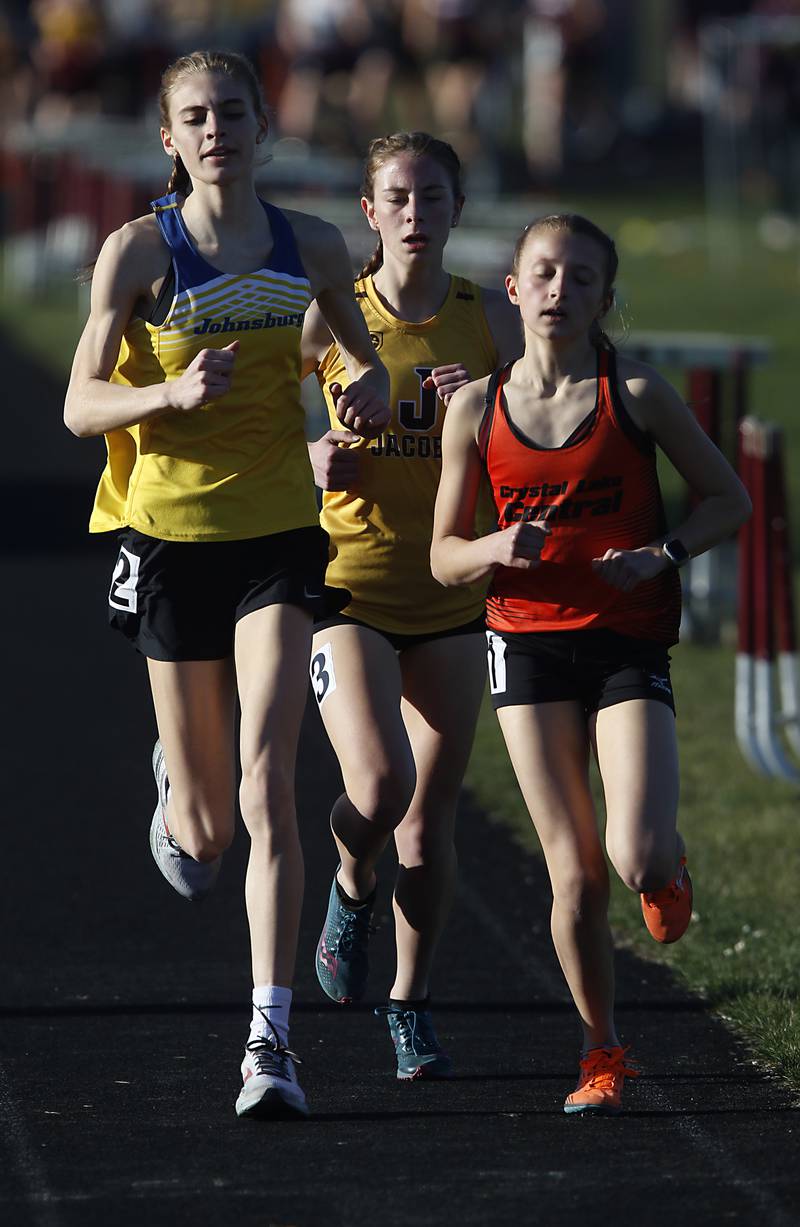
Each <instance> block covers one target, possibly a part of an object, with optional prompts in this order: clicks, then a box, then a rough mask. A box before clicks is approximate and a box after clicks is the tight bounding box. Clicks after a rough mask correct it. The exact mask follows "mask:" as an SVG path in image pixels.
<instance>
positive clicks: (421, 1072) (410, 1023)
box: [375, 1005, 453, 1081]
mask: <svg viewBox="0 0 800 1227" xmlns="http://www.w3.org/2000/svg"><path fill="white" fill-rule="evenodd" d="M375 1013H376V1014H378V1015H381V1014H385V1015H386V1021H387V1022H388V1024H389V1034H390V1035H391V1037H392V1043H393V1044H394V1051H395V1055H396V1057H397V1076H398V1078H401V1079H403V1080H405V1081H411V1080H413V1079H414V1078H449V1077H450V1076H451V1074H452V1072H453V1064H452V1061H451V1060H450V1058H449V1056H448V1055H447V1053H446V1052H445V1051H444V1049H443V1048H442V1046H441V1044H440V1043H439V1040H438V1039H437V1037H436V1032H435V1031H434V1029H433V1018H432V1017H431V1012H430V1010H428V1009H412V1008H410V1007H409V1008H406V1009H404V1008H403V1007H402V1006H398V1005H382V1006H378V1008H377V1009H376V1011H375Z"/></svg>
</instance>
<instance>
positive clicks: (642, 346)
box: [619, 332, 772, 643]
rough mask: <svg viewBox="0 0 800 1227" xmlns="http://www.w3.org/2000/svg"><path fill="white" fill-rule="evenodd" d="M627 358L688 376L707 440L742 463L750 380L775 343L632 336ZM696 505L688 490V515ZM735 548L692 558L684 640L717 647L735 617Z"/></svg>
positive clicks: (708, 336) (625, 345)
mask: <svg viewBox="0 0 800 1227" xmlns="http://www.w3.org/2000/svg"><path fill="white" fill-rule="evenodd" d="M619 348H620V350H621V351H622V352H623V353H624V354H625V355H626V356H628V357H631V358H636V359H638V360H639V361H641V362H648V363H650V364H651V365H653V366H657V367H671V368H673V369H677V370H679V371H681V372H683V373H684V374H685V378H686V390H685V394H686V401H687V403H688V405H689V406H690V408H691V409H692V411H693V413H694V415H695V417H696V418H697V420H698V422H699V423H700V425H701V426H702V427H703V429H704V430H705V432H706V434H707V435H708V436H709V438H710V439H711V440H712V441H713V442H714V443H715V444H716V445H717V447H719V448H720V449H721V451H723V452H724V453H725V454H726V455H727V457H728V459H729V460H730V461H731V463H732V464H734V465H736V464H738V446H737V431H738V427H739V423H740V421H741V420H742V419H743V418H744V417H746V415H747V411H748V402H749V397H750V375H751V371H752V369H753V368H754V367H755V366H761V365H763V364H764V363H766V362H768V361H769V359H770V357H771V355H772V342H771V341H769V340H767V339H766V338H764V337H741V336H729V335H726V334H723V333H713V332H632V333H630V335H629V336H628V337H626V338H625V339H624V340H622V341H620V343H619ZM694 503H695V498H694V495H693V493H692V492H691V491H688V493H687V498H686V512H687V514H688V512H689V511H690V510H691V509H692V507H693V506H694ZM734 576H735V547H733V546H732V545H731V546H729V545H728V544H727V543H723V544H722V545H721V546H717V547H716V549H714V550H709V551H708V552H707V553H705V554H701V555H700V557H699V558H693V559H692V561H691V562H690V563H689V565H688V566H687V568H686V570H685V571H684V572H683V574H682V577H681V578H682V581H683V618H682V622H681V635H682V636H683V637H684V638H687V639H693V640H696V641H698V642H702V643H717V642H719V638H720V631H721V628H722V625H723V623H726V622H727V623H729V624H732V623H733V621H734V618H735V606H736V583H735V578H734Z"/></svg>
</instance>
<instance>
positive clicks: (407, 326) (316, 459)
mask: <svg viewBox="0 0 800 1227" xmlns="http://www.w3.org/2000/svg"><path fill="white" fill-rule="evenodd" d="M463 203H464V196H463V193H462V189H461V168H460V165H459V160H458V157H457V156H456V154H455V152H454V150H453V149H452V148H451V147H450V146H449V145H447V144H445V143H444V142H443V141H438V140H435V139H434V138H432V137H430V136H428V135H427V134H425V133H420V132H414V133H407V132H401V133H396V134H395V135H393V136H389V137H384V138H379V139H378V140H375V141H373V142H372V144H371V145H370V148H369V153H368V156H367V162H366V167H365V174H364V185H363V196H362V200H361V206H362V208H363V210H364V213H365V214H366V217H367V220H368V222H369V225H370V226H371V227H372V229H373V230H375V231H377V232H378V236H379V242H378V248H377V251H376V252H375V254H374V255H373V256H372V258H371V259H370V261H369V263H368V264H367V266H366V268H365V269H364V270H363V272H362V273H361V274H360V276H359V277H358V279H357V281H356V299H357V301H358V303H359V305H360V307H361V310H362V312H363V314H364V318H365V320H366V322H367V326H368V328H369V330H370V333H371V335H372V342H373V345H374V346H375V348H376V349H377V351H378V354H379V356H380V357H381V359H382V360H383V362H384V364H385V366H386V367H387V368H388V371H389V376H390V383H391V389H390V398H389V399H390V408H391V411H392V420H391V423H390V425H389V427H388V429H387V430H386V431H385V432H384V433H383V435H382V436H381V437H380V438H378V439H376V440H374V441H372V442H370V443H368V444H366V445H365V444H364V441H363V440H360V439H358V438H357V437H356V436H355V435H354V434H352V433H349V432H346V431H344V430H343V428H342V424H341V422H339V421H338V420H337V418H336V415H335V413H333V412H332V409H333V405H332V399H331V393H330V389H331V386H332V385H333V386H335V385H336V384H345V383H346V381H347V374H346V371H345V367H344V355H343V354H342V352H341V347H340V346H339V345H338V343H337V342H336V340H335V339H334V338H333V337H332V336H331V334H330V330H329V328H328V327H327V325H326V323H325V321H324V319H322V317H321V315H320V313H319V312H317V311H316V310H315V309H314V308H312V309H311V310H310V311H309V313H308V315H307V317H306V323H305V327H304V331H303V360H304V368H303V369H304V372H308V371H311V370H315V371H316V373H317V376H318V378H319V380H320V382H321V384H322V386H323V389H324V391H325V395H326V399H327V401H328V407H329V410H330V411H331V414H330V416H331V426H332V429H331V430H330V431H328V433H327V434H326V435H325V436H324V437H323V438H322V439H320V440H319V441H318V442H317V443H315V444H312V445H311V448H310V451H311V456H312V461H313V463H314V470H315V475H316V478H317V484H318V485H320V486H322V487H323V489H324V491H325V493H324V498H323V512H322V522H323V524H324V526H325V528H326V529H327V532H328V533H329V535H330V538H331V562H330V566H329V568H328V582H329V583H330V584H334V585H337V586H341V587H344V588H347V589H349V590H350V592H351V594H352V599H351V601H350V604H349V605H347V606H346V608H345V609H344V611H343V612H342V613H341V614H338V615H336V616H334V617H328V618H327V619H326V620H324V621H322V622H317V623H316V626H315V635H314V648H313V654H312V662H311V678H312V684H313V686H314V689H315V693H316V697H317V701H318V703H319V709H320V712H321V714H322V719H323V721H324V723H325V727H326V729H327V732H328V735H329V737H330V739H331V742H332V744H333V747H334V749H335V751H336V754H337V756H338V759H339V763H340V765H341V768H342V773H343V776H344V784H345V793H344V794H343V795H342V796H341V797H340V798H339V799H338V800H337V801H336V803H335V805H334V807H333V812H332V814H331V827H332V830H333V835H334V839H335V842H336V846H337V849H338V853H339V860H340V864H339V867H338V870H337V872H336V874H335V877H334V881H333V885H332V888H331V893H330V899H329V904H328V913H327V917H326V920H325V924H324V928H323V931H322V936H321V938H320V941H319V945H318V949H317V960H316V967H317V976H318V979H319V981H320V984H321V986H322V988H323V989H324V991H325V992H326V993H327V994H328V996H329V997H332V998H333V999H334V1000H335V1001H340V1002H352V1001H355V1000H357V999H358V998H359V997H361V996H362V994H363V992H364V989H365V984H366V974H367V939H368V935H369V928H370V918H371V914H372V910H373V903H374V898H375V886H376V877H375V869H376V865H377V862H378V859H379V857H380V855H381V853H382V852H383V850H384V848H385V846H386V844H387V843H388V841H389V840H390V838H391V836H392V833H394V837H395V842H396V845H397V851H398V856H399V862H400V867H399V873H398V876H397V880H396V883H395V888H394V917H395V932H396V939H397V974H396V977H395V980H394V984H393V986H392V989H391V992H390V995H389V1001H388V1005H387V1006H386V1007H384V1010H385V1013H386V1015H387V1018H388V1022H389V1028H390V1032H391V1035H392V1038H393V1040H394V1043H395V1049H396V1054H397V1074H398V1077H401V1078H416V1077H445V1076H447V1075H448V1074H449V1072H450V1061H449V1058H448V1057H447V1056H446V1055H445V1053H444V1052H443V1051H442V1049H441V1047H440V1045H439V1043H438V1040H437V1038H436V1035H435V1032H434V1029H433V1025H432V1021H431V1015H430V1010H429V976H430V972H431V965H432V962H433V957H434V953H435V950H436V944H437V941H438V939H439V936H440V934H441V931H442V928H443V925H444V923H445V920H446V917H447V913H448V910H449V906H450V902H451V898H452V894H453V889H454V885H455V875H456V860H455V850H454V846H453V827H454V819H455V809H456V802H457V798H458V792H459V788H460V786H461V780H462V776H463V773H464V770H465V767H466V763H467V758H468V756H469V752H470V748H471V745H472V739H473V735H474V730H475V722H476V719H477V714H478V707H479V704H480V699H481V695H482V692H483V678H484V669H485V661H484V650H483V624H484V623H483V609H484V595H485V593H484V587H483V585H481V584H478V585H473V586H472V587H471V588H468V589H463V588H461V589H455V588H451V589H445V588H442V587H440V586H439V585H438V584H437V583H436V582H435V581H434V579H433V578H432V576H431V572H430V561H429V554H430V543H431V530H432V523H433V507H434V502H435V498H436V489H437V485H438V482H439V473H440V469H441V459H440V458H441V433H442V423H443V420H444V416H445V412H446V409H447V404H448V402H449V400H450V397H451V396H452V395H453V393H454V392H455V391H456V389H457V388H459V387H461V386H462V384H465V383H467V382H469V380H470V379H474V378H477V377H479V376H481V375H485V374H487V373H488V372H489V371H492V370H493V369H494V368H495V367H496V366H497V364H498V362H500V363H503V362H506V361H507V360H508V359H509V358H511V357H513V356H515V355H516V353H519V352H521V345H522V340H521V330H520V325H519V317H518V314H517V312H516V311H515V310H514V308H513V307H512V306H511V304H510V303H509V302H508V299H507V297H506V295H505V294H501V293H499V292H494V291H489V290H483V289H481V288H480V287H479V286H477V285H474V284H473V283H472V282H470V281H466V280H465V279H464V278H462V277H455V276H451V275H450V274H449V273H448V272H446V271H445V269H444V268H443V266H442V256H443V252H444V247H445V244H446V242H447V239H448V236H449V233H450V230H451V228H452V227H453V226H455V225H457V223H458V220H459V217H460V214H461V209H462V206H463ZM517 335H518V336H519V342H518V344H515V342H514V340H513V337H514V336H517ZM509 336H511V337H512V340H511V342H509V341H508V340H506V341H505V342H504V343H503V344H502V346H501V344H500V342H499V341H498V340H496V338H500V337H505V338H508V337H509ZM501 350H502V352H499V351H501Z"/></svg>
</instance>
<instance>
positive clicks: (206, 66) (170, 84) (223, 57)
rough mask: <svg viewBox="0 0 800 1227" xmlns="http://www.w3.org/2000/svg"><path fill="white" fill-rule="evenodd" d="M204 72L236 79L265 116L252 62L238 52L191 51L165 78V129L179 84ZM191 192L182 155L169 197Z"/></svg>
mask: <svg viewBox="0 0 800 1227" xmlns="http://www.w3.org/2000/svg"><path fill="white" fill-rule="evenodd" d="M201 72H221V73H224V74H225V75H226V76H228V77H235V78H236V79H237V80H239V81H241V82H242V84H243V85H244V86H246V88H247V91H248V93H249V94H250V101H251V102H252V104H253V110H254V111H255V113H256V115H263V114H264V113H265V109H266V108H265V105H264V97H263V94H262V93H261V84H260V82H259V80H258V77H257V76H256V73H255V69H254V68H253V65H252V64H251V63H250V61H249V60H248V59H246V58H245V57H244V56H243V55H239V54H238V52H236V51H190V52H189V54H188V55H182V56H180V57H179V58H178V59H177V60H173V61H172V63H171V64H168V65H167V67H166V68H165V69H164V72H163V73H162V75H161V88H160V89H159V91H158V109H159V112H160V114H161V125H162V127H164V128H167V129H169V127H170V123H171V121H170V115H169V100H170V95H171V94H172V91H173V90H174V89H175V87H176V85H177V84H178V82H179V81H181V80H182V79H183V78H184V77H188V76H190V75H191V74H192V73H201ZM191 190H192V181H191V179H190V178H189V172H188V171H187V169H186V167H185V166H184V165H183V162H182V161H181V159H180V155H179V154H176V155H175V158H174V162H173V166H172V173H171V174H170V177H169V182H168V183H167V194H169V193H171V192H180V193H181V195H182V196H188V194H189V192H190V191H191Z"/></svg>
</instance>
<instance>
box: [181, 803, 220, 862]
mask: <svg viewBox="0 0 800 1227" xmlns="http://www.w3.org/2000/svg"><path fill="white" fill-rule="evenodd" d="M176 808H177V807H176V806H175V804H174V802H173V800H171V801H170V818H171V819H172V825H174V826H175V828H176V829H177V830H178V831H179V833H180V839H179V840H178V842H179V843H180V846H181V848H182V849H183V851H184V852H185V853H186V854H187V856H191V857H192V858H193V859H194V860H196V861H202V862H204V863H207V862H208V861H215V860H216V859H217V857H218V856H221V855H222V853H223V852H225V850H226V849H227V848H229V847H230V845H231V842H232V840H233V831H234V818H233V810H232V808H231V806H230V805H228V806H227V807H222V806H219V805H218V806H213V807H210V806H206V805H204V804H203V803H202V802H200V801H197V802H193V803H192V802H190V803H189V804H188V805H183V806H181V807H180V809H178V812H177V813H176V812H175V810H176Z"/></svg>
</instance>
